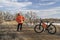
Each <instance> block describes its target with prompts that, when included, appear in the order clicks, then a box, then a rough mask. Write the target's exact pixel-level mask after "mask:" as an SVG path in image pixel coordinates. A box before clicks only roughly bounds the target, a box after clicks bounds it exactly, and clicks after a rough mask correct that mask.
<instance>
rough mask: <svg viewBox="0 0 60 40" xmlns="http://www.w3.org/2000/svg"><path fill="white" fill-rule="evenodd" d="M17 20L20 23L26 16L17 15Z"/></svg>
mask: <svg viewBox="0 0 60 40" xmlns="http://www.w3.org/2000/svg"><path fill="white" fill-rule="evenodd" d="M16 21H17V22H18V23H23V21H24V17H23V16H21V15H20V16H17V17H16Z"/></svg>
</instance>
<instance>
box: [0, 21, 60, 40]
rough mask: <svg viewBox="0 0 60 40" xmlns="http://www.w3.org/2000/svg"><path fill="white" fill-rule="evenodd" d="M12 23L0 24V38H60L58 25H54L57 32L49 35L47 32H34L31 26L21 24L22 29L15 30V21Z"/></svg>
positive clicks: (3, 39)
mask: <svg viewBox="0 0 60 40" xmlns="http://www.w3.org/2000/svg"><path fill="white" fill-rule="evenodd" d="M9 23H10V22H9ZM12 23H13V24H12ZM12 23H10V24H8V23H7V24H8V25H7V24H4V25H3V24H2V25H0V40H60V26H56V28H57V33H56V34H53V35H51V34H49V33H47V32H42V33H35V32H34V29H33V28H32V27H27V26H23V30H22V31H20V32H17V31H16V26H17V23H15V21H14V22H12ZM14 23H15V24H14Z"/></svg>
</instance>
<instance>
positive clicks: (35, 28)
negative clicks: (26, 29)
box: [34, 25, 44, 33]
mask: <svg viewBox="0 0 60 40" xmlns="http://www.w3.org/2000/svg"><path fill="white" fill-rule="evenodd" d="M43 30H44V28H43V27H42V26H41V25H36V26H35V27H34V31H35V32H36V33H41V32H43Z"/></svg>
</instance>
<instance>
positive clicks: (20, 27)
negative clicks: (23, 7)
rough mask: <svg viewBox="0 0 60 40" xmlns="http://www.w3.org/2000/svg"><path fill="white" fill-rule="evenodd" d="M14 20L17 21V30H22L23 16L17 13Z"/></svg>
mask: <svg viewBox="0 0 60 40" xmlns="http://www.w3.org/2000/svg"><path fill="white" fill-rule="evenodd" d="M16 21H17V23H18V26H17V31H21V30H22V24H23V21H24V17H23V16H22V15H20V14H19V13H18V15H17V17H16Z"/></svg>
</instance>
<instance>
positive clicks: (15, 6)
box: [0, 0, 60, 18]
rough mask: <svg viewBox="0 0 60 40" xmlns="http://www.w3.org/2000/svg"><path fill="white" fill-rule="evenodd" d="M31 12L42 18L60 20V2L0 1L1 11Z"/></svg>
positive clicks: (46, 0) (59, 0) (43, 0)
mask: <svg viewBox="0 0 60 40" xmlns="http://www.w3.org/2000/svg"><path fill="white" fill-rule="evenodd" d="M30 10H31V11H33V12H36V13H37V15H38V16H39V17H41V18H60V0H0V11H9V12H11V13H15V12H19V11H23V12H25V11H30Z"/></svg>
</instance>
